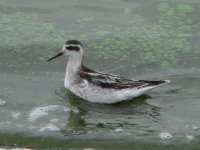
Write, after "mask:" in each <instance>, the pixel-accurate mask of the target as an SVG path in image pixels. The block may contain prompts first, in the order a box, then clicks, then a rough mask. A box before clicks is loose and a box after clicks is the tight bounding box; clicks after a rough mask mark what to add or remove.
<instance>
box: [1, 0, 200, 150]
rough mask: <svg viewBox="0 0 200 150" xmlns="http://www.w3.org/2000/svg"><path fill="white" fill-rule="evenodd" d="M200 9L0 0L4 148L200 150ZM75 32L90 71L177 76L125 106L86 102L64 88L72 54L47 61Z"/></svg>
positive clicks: (171, 3)
mask: <svg viewBox="0 0 200 150" xmlns="http://www.w3.org/2000/svg"><path fill="white" fill-rule="evenodd" d="M199 6H200V4H199V2H198V1H190V2H187V3H186V2H185V1H169V2H164V3H163V2H162V1H159V0H155V1H154V0H151V1H145V0H143V1H125V0H124V1H112V0H110V1H98V2H97V1H95V2H91V1H87V0H85V1H70V2H66V1H59V2H54V1H46V0H43V1H42V2H40V3H37V2H36V1H28V2H27V1H23V0H19V1H18V3H13V2H12V3H11V1H4V0H1V1H0V12H1V17H0V33H2V34H0V51H1V55H0V59H1V62H0V70H1V72H0V87H1V88H0V116H1V119H0V146H1V147H5V146H6V147H31V148H33V149H42V148H46V149H64V148H72V149H73V148H76V149H84V148H91V149H147V148H148V149H169V148H170V149H174V150H175V149H180V148H181V149H199V137H200V129H199V128H200V121H199V113H200V109H199V105H200V102H199V97H200V93H199V88H200V84H199V82H200V70H199V63H200V61H199V60H200V59H199V58H200V57H199V56H200V51H199V43H198V41H199V35H200V32H199V28H198V27H199V26H200V24H199V19H198V18H199V12H198V11H199V9H198V8H199ZM175 12H176V13H175ZM174 13H175V14H176V15H175V14H174ZM188 18H190V19H188ZM72 38H76V39H80V40H81V41H83V44H84V45H85V47H86V48H87V49H86V54H85V61H84V63H85V64H87V65H88V66H89V67H91V68H94V69H97V70H100V71H105V72H110V73H115V74H121V75H123V76H126V77H128V78H135V79H169V80H171V82H170V83H169V84H167V85H164V86H162V87H159V88H156V89H154V90H152V91H150V92H148V93H146V94H145V95H142V96H140V97H137V98H134V99H132V100H128V101H124V102H121V103H117V104H112V105H103V104H93V103H89V102H86V101H84V100H82V99H80V98H78V97H76V96H75V95H73V94H72V93H70V92H69V91H67V90H66V89H65V88H64V87H63V78H64V75H65V66H66V59H65V58H64V57H63V58H60V59H56V60H54V61H52V62H49V63H47V62H45V60H47V59H48V58H49V57H51V56H53V55H54V54H55V53H57V52H58V51H59V50H60V49H61V47H62V44H63V43H64V42H65V39H72Z"/></svg>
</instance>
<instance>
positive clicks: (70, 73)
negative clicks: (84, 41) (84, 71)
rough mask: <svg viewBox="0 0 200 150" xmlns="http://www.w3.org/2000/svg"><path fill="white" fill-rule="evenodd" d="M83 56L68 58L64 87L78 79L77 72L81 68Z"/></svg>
mask: <svg viewBox="0 0 200 150" xmlns="http://www.w3.org/2000/svg"><path fill="white" fill-rule="evenodd" d="M82 62H83V55H71V56H69V59H68V63H67V70H66V75H65V87H68V88H69V87H70V86H71V85H73V84H74V83H76V82H78V80H79V79H80V75H79V72H80V70H81V68H82Z"/></svg>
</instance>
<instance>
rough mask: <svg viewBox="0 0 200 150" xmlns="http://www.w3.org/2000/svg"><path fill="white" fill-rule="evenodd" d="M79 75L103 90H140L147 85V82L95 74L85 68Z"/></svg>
mask: <svg viewBox="0 0 200 150" xmlns="http://www.w3.org/2000/svg"><path fill="white" fill-rule="evenodd" d="M80 75H81V77H82V78H84V79H86V80H88V81H89V82H91V83H93V84H95V85H97V86H101V87H103V88H114V89H125V88H140V87H144V86H147V85H148V84H149V83H148V82H147V81H143V80H140V81H139V80H131V79H126V78H124V77H120V76H117V75H112V74H107V73H101V72H96V71H93V70H91V69H89V68H86V67H83V70H82V71H81V73H80Z"/></svg>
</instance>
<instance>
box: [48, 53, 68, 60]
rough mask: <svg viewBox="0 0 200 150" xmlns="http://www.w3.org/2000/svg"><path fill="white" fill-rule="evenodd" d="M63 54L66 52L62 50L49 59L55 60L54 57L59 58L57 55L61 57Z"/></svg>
mask: <svg viewBox="0 0 200 150" xmlns="http://www.w3.org/2000/svg"><path fill="white" fill-rule="evenodd" d="M63 54H64V52H60V53H58V54H57V55H55V56H53V57H51V58H49V59H48V60H47V61H50V60H53V59H55V58H57V57H60V56H62V55H63Z"/></svg>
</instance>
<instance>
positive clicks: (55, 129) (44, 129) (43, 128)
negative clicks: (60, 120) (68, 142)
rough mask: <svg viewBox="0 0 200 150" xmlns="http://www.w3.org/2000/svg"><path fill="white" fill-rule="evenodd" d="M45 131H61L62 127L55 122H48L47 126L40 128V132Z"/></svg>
mask: <svg viewBox="0 0 200 150" xmlns="http://www.w3.org/2000/svg"><path fill="white" fill-rule="evenodd" d="M44 131H52V132H56V131H60V129H59V128H58V127H56V126H55V125H53V124H48V125H47V126H45V127H41V128H40V130H39V132H44Z"/></svg>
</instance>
